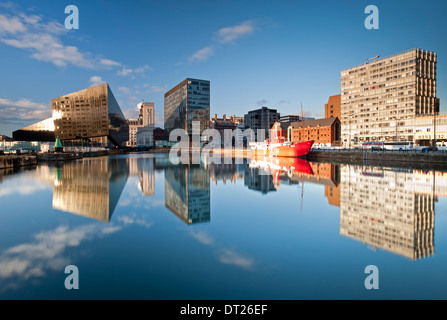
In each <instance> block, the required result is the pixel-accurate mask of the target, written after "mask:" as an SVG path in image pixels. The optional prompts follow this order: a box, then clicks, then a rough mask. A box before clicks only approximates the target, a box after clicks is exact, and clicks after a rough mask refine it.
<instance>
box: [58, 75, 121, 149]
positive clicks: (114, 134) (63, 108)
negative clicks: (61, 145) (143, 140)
mask: <svg viewBox="0 0 447 320" xmlns="http://www.w3.org/2000/svg"><path fill="white" fill-rule="evenodd" d="M51 105H52V109H53V121H54V132H55V136H56V137H59V138H60V139H61V141H68V140H83V139H84V140H85V139H91V138H108V140H109V141H110V142H111V143H112V144H114V145H116V146H119V147H123V146H125V143H126V141H128V140H129V127H128V124H127V122H126V120H125V117H124V115H123V113H122V111H121V108H120V107H119V105H118V102H117V101H116V99H115V96H114V95H113V93H112V91H111V90H110V87H109V86H108V84H107V83H104V84H101V85H98V86H95V87H92V88H88V89H84V90H81V91H78V92H75V93H70V94H67V95H64V96H61V97H59V98H55V99H52V100H51ZM104 140H106V139H104Z"/></svg>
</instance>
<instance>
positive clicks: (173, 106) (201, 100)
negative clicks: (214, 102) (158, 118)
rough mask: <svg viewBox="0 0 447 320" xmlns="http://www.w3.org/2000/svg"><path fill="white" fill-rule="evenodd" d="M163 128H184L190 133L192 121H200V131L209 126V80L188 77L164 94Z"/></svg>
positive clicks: (170, 129)
mask: <svg viewBox="0 0 447 320" xmlns="http://www.w3.org/2000/svg"><path fill="white" fill-rule="evenodd" d="M164 109H165V110H164V111H165V114H164V121H165V129H166V130H168V131H169V132H171V131H172V130H174V129H185V130H186V131H187V132H188V134H189V135H191V134H192V122H193V121H200V131H201V132H203V130H206V129H208V128H209V119H210V82H209V81H207V80H198V79H191V78H188V79H186V80H184V81H182V82H181V83H180V84H178V85H177V86H175V87H174V88H172V89H171V90H170V91H168V92H167V93H166V94H165V103H164Z"/></svg>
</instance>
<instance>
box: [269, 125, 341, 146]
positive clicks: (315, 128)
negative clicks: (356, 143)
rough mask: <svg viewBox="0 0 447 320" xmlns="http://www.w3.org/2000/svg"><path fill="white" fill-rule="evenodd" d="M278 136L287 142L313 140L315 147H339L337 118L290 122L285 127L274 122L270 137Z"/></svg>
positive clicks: (339, 129) (339, 126) (339, 127)
mask: <svg viewBox="0 0 447 320" xmlns="http://www.w3.org/2000/svg"><path fill="white" fill-rule="evenodd" d="M278 135H280V137H283V139H284V140H285V141H289V142H295V143H296V142H302V141H308V140H314V141H315V142H314V145H316V146H335V145H340V140H341V125H340V120H339V119H338V118H324V119H315V120H306V121H303V122H301V121H299V122H291V123H290V124H289V125H288V126H287V127H285V126H284V123H280V122H276V123H275V124H274V125H273V127H272V137H277V136H278ZM273 141H275V139H272V142H273Z"/></svg>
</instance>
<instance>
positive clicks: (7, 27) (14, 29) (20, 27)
mask: <svg viewBox="0 0 447 320" xmlns="http://www.w3.org/2000/svg"><path fill="white" fill-rule="evenodd" d="M24 31H26V27H25V25H24V24H23V23H22V22H21V21H20V19H19V18H17V17H12V18H8V17H7V16H5V15H3V14H0V35H2V34H8V33H11V34H16V33H18V32H24Z"/></svg>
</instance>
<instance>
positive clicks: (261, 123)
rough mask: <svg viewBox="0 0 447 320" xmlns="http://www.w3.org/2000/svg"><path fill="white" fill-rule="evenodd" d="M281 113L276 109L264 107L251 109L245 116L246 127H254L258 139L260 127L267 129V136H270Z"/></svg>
mask: <svg viewBox="0 0 447 320" xmlns="http://www.w3.org/2000/svg"><path fill="white" fill-rule="evenodd" d="M280 116H281V115H280V113H278V112H277V110H276V109H269V108H267V107H262V108H261V109H257V110H252V111H249V112H248V113H247V114H246V115H245V116H244V120H245V128H246V129H252V130H253V131H254V132H255V137H256V139H258V129H262V130H265V131H264V132H265V138H266V139H267V138H268V137H269V136H270V133H271V132H270V130H271V129H272V127H273V125H274V124H275V122H276V121H279V119H280Z"/></svg>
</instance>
